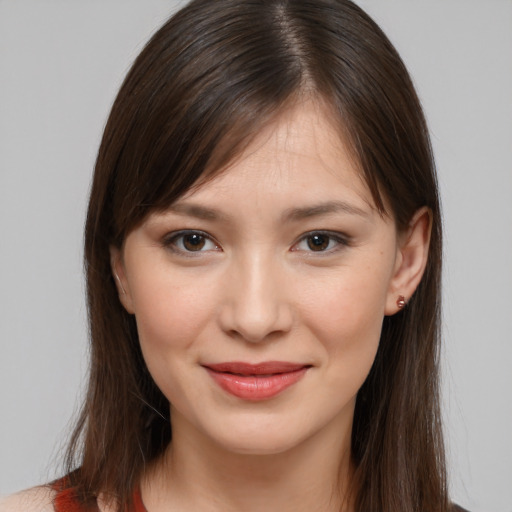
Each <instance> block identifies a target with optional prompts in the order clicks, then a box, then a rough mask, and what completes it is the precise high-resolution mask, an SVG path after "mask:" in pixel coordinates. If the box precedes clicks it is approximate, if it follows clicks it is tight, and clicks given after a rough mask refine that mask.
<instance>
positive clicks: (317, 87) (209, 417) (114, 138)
mask: <svg viewBox="0 0 512 512" xmlns="http://www.w3.org/2000/svg"><path fill="white" fill-rule="evenodd" d="M85 252H86V265H87V282H88V298H89V315H90V329H91V343H92V344H91V353H92V365H91V375H90V382H89V388H88V394H87V398H86V402H85V404H84V407H83V410H82V414H81V416H80V418H79V421H78V423H77V427H76V429H75V432H74V435H73V437H72V440H71V443H70V447H69V452H68V476H66V477H65V478H63V479H62V480H59V481H58V482H55V483H53V484H52V485H51V486H49V487H48V488H46V489H38V490H34V491H31V493H32V494H31V495H30V496H28V495H25V496H24V497H23V498H19V499H21V500H22V501H21V502H18V503H15V504H14V506H13V507H11V509H14V510H16V509H19V510H32V509H33V510H41V508H42V504H43V505H44V504H46V505H45V506H46V507H47V508H48V510H57V511H67V510H97V509H99V510H102V511H110V510H112V511H120V510H125V509H126V507H128V510H143V509H144V508H143V507H145V508H146V509H147V510H148V512H158V511H160V510H223V511H229V510H294V511H297V510H322V511H330V510H336V511H339V510H343V511H352V510H354V511H374V510H379V511H391V510H392V511H401V510H402V511H406V510H407V511H410V510H425V511H428V510H432V511H434V510H435V511H447V510H450V505H449V499H448V495H447V490H446V477H445V465H444V454H443V443H442V435H441V428H440V419H439V404H438V380H437V363H438V351H439V345H438V343H439V340H438V329H439V306H440V302H439V297H440V289H439V287H440V272H441V262H440V255H441V225H440V212H439V201H438V195H437V186H436V178H435V174H434V169H433V161H432V155H431V151H430V144H429V139H428V134H427V129H426V126H425V122H424V119H423V115H422V112H421V107H420V105H419V102H418V99H417V97H416V94H415V92H414V89H413V87H412V84H411V81H410V78H409V76H408V74H407V71H406V70H405V68H404V66H403V63H402V62H401V60H400V58H399V56H398V55H397V53H396V51H395V50H394V48H393V47H392V45H391V44H390V43H389V41H388V40H387V39H386V37H385V36H384V34H382V32H381V31H380V30H379V28H378V27H377V26H376V25H375V24H374V23H373V22H372V21H371V20H370V19H369V18H368V17H367V16H366V15H365V14H364V13H363V12H362V11H361V10H360V9H359V8H358V7H356V6H355V5H354V4H352V3H351V2H348V1H342V0H338V1H332V0H325V1H318V0H315V1H305V0H297V1H284V0H267V1H263V0H260V1H234V0H217V1H215V2H211V1H208V0H200V1H193V2H192V3H190V4H189V5H188V6H186V7H185V8H183V9H182V10H181V11H180V12H178V13H177V14H176V15H175V16H174V17H173V18H171V20H169V22H167V23H166V24H165V25H164V26H163V27H162V29H161V30H160V31H159V32H157V33H156V34H155V36H154V37H153V38H152V40H151V41H150V42H149V43H148V45H147V47H146V48H145V49H144V50H143V52H142V53H141V55H140V56H139V57H138V58H137V60H136V62H135V63H134V65H133V67H132V69H131V71H130V72H129V74H128V76H127V78H126V80H125V82H124V84H123V86H122V87H121V90H120V92H119V95H118V97H117V100H116V102H115V104H114V106H113V109H112V112H111V115H110V118H109V121H108V123H107V126H106V129H105V133H104V137H103V140H102V143H101V147H100V151H99V155H98V159H97V164H96V170H95V177H94V183H93V187H92V191H91V199H90V204H89V212H88V219H87V225H86V240H85ZM142 503H144V505H143V504H142ZM87 507H89V508H87ZM451 509H453V507H452V508H451Z"/></svg>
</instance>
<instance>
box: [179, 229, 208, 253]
mask: <svg viewBox="0 0 512 512" xmlns="http://www.w3.org/2000/svg"><path fill="white" fill-rule="evenodd" d="M205 243H206V239H205V237H204V236H202V235H198V234H197V233H192V234H190V235H184V236H183V247H185V249H186V250H187V251H200V250H201V249H202V248H203V247H204V245H205Z"/></svg>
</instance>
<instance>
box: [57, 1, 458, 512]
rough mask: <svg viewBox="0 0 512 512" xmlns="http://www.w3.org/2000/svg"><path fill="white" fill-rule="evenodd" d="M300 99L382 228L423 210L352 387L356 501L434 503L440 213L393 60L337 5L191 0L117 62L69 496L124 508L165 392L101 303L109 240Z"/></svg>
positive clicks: (378, 507) (111, 295)
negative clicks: (393, 308) (316, 108)
mask: <svg viewBox="0 0 512 512" xmlns="http://www.w3.org/2000/svg"><path fill="white" fill-rule="evenodd" d="M304 94H309V95H314V96H315V97H318V98H321V99H322V101H324V102H325V103H326V104H328V105H329V107H330V111H331V112H332V119H333V121H334V122H336V123H337V126H339V131H340V137H341V138H343V140H344V141H346V142H347V143H348V144H349V146H350V148H351V150H352V152H353V155H354V158H355V159H356V161H357V162H358V164H359V167H360V169H361V173H362V175H363V176H364V178H365V180H366V182H367V184H368V186H369V188H370V190H371V193H372V195H373V199H374V201H375V204H376V205H377V208H379V209H380V211H381V212H382V214H383V215H386V214H390V215H392V216H393V218H394V219H396V224H397V227H398V229H404V228H405V227H406V226H407V225H408V222H409V221H410V219H411V217H412V216H413V214H414V212H415V211H416V210H417V209H418V208H420V207H422V206H428V207H429V208H430V210H431V212H432V237H431V243H430V253H429V259H428V264H427V269H426V272H425V274H424V277H423V279H422V281H421V283H420V285H419V288H418V289H417V291H416V293H415V294H414V296H413V297H412V298H411V299H410V300H409V302H408V305H407V307H406V308H405V310H403V311H402V312H401V313H400V314H397V315H395V316H391V317H386V318H385V319H384V323H383V329H382V336H381V341H380V346H379V350H378V353H377V357H376V359H375V362H374V365H373V367H372V370H371V372H370V374H369V376H368V378H367V380H366V382H365V383H364V385H363V386H362V388H361V390H360V392H359V394H358V398H357V403H356V409H355V417H354V425H353V432H352V457H353V461H354V465H355V467H356V475H355V480H354V481H355V482H357V486H356V488H355V497H356V510H358V511H381V512H400V511H403V512H405V511H408V512H410V511H412V510H414V511H416V510H418V511H419V510H421V511H424V512H426V511H432V512H433V511H435V512H446V510H448V500H447V490H446V476H445V462H444V451H443V442H442V433H441V425H440V411H439V394H438V391H439V390H438V362H439V316H440V274H441V221H440V208H439V200H438V192H437V184H436V177H435V172H434V164H433V158H432V153H431V147H430V142H429V136H428V132H427V127H426V124H425V120H424V116H423V114H422V109H421V106H420V103H419V101H418V98H417V96H416V93H415V91H414V88H413V85H412V83H411V80H410V77H409V75H408V73H407V70H406V69H405V67H404V65H403V63H402V61H401V59H400V57H399V55H398V54H397V52H396V50H395V49H394V47H393V46H392V44H391V43H390V42H389V40H388V39H387V38H386V36H385V35H384V34H383V33H382V31H381V30H380V29H379V27H378V26H377V25H376V24H375V23H374V22H373V21H372V20H371V19H370V18H369V17H368V15H366V14H365V13H364V12H363V11H362V10H361V9H360V8H359V7H357V6H356V5H355V4H353V3H352V2H350V1H349V0H215V1H212V0H194V1H192V2H191V3H190V4H188V5H187V6H186V7H184V8H183V9H182V10H180V11H179V12H178V13H177V14H175V15H174V16H173V17H172V18H171V19H170V20H169V21H168V22H167V23H166V24H165V25H164V26H163V27H162V28H161V29H160V30H159V31H158V32H157V33H156V34H155V35H154V36H153V37H152V39H151V40H150V41H149V43H148V44H147V45H146V47H145V48H144V50H143V51H142V53H141V54H140V55H139V57H138V58H137V59H136V61H135V63H134V64H133V67H132V68H131V70H130V72H129V73H128V75H127V77H126V79H125V81H124V83H123V85H122V87H121V89H120V91H119V94H118V96H117V99H116V101H115V103H114V105H113V108H112V111H111V114H110V117H109V119H108V122H107V125H106V128H105V132H104V135H103V139H102V142H101V146H100V149H99V154H98V158H97V162H96V168H95V175H94V181H93V185H92V191H91V197H90V203H89V210H88V216H87V224H86V231H85V267H86V275H87V291H88V308H89V318H90V336H91V370H90V379H89V385H88V391H87V396H86V400H85V404H84V406H83V409H82V412H81V415H80V417H79V420H78V422H77V426H76V428H75V430H74V433H73V436H72V439H71V442H70V446H69V450H68V458H67V463H68V471H71V470H75V471H74V472H72V473H71V477H70V478H69V482H70V485H72V486H74V487H75V488H76V490H77V492H78V494H79V495H80V496H81V497H82V498H83V499H84V500H87V499H89V498H91V497H93V496H96V495H97V494H98V493H99V492H104V493H106V494H107V495H109V496H113V497H115V499H116V500H117V502H118V504H119V507H120V508H119V510H122V509H124V506H125V504H126V503H128V502H129V499H130V498H129V497H130V495H131V493H132V491H133V489H134V487H135V486H136V485H137V484H138V481H139V479H140V477H141V475H142V473H143V471H144V468H145V466H146V465H147V464H148V463H149V462H151V461H153V460H155V459H156V458H157V457H158V456H159V455H161V454H162V453H163V451H164V449H165V448H166V446H167V445H168V443H169V442H170V440H171V437H172V432H171V426H170V420H169V404H168V402H167V400H166V399H165V397H164V396H163V394H162V393H161V392H160V390H159V389H158V388H157V387H156V385H155V383H154V382H153V380H152V378H151V376H150V374H149V372H148V370H147V368H146V365H145V363H144V360H143V358H142V354H141V351H140V348H139V342H138V336H137V329H136V325H135V320H134V318H133V317H132V316H131V315H129V314H128V313H127V312H126V311H125V310H124V309H123V307H122V306H121V304H120V302H119V299H118V295H117V291H116V287H115V283H114V280H113V277H112V272H111V266H110V251H109V249H110V247H111V246H117V247H120V246H121V245H122V243H123V240H124V239H125V237H126V235H127V234H128V233H129V232H130V231H131V230H132V229H133V228H134V227H136V226H137V225H138V224H139V223H140V222H141V221H142V220H143V219H144V218H145V217H146V216H147V215H148V214H149V213H150V212H153V211H155V210H160V209H164V208H166V207H167V206H169V205H170V204H171V203H172V202H173V201H175V200H176V199H177V198H179V197H180V196H181V195H183V194H184V193H185V192H186V191H187V190H189V189H190V188H191V187H192V186H193V185H194V184H196V183H197V182H198V180H200V179H205V175H206V173H208V172H215V171H216V170H218V169H220V168H221V167H222V166H223V165H224V164H226V163H227V162H229V161H230V160H231V159H232V158H234V157H235V156H236V155H237V154H239V153H240V151H241V149H243V147H245V145H247V144H248V143H250V141H251V139H252V137H253V136H254V134H256V133H257V132H258V130H260V129H261V127H262V126H263V125H264V124H265V123H268V122H270V121H271V120H272V119H273V117H274V116H276V115H277V114H278V113H279V112H280V111H282V109H283V108H285V106H286V105H288V104H289V102H290V101H294V98H295V99H296V98H297V97H298V96H300V95H304ZM385 205H389V206H388V210H389V211H387V212H386V208H385ZM77 468H78V469H77Z"/></svg>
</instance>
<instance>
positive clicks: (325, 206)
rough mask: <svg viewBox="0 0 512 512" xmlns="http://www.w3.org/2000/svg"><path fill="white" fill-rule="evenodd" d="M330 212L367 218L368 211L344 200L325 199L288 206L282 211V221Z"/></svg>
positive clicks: (302, 218) (297, 219)
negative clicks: (292, 206) (297, 205)
mask: <svg viewBox="0 0 512 512" xmlns="http://www.w3.org/2000/svg"><path fill="white" fill-rule="evenodd" d="M331 213H346V214H349V215H357V216H359V217H364V218H368V217H369V216H370V213H369V212H368V211H366V210H363V209H362V208H359V207H358V206H355V205H353V204H350V203H347V202H345V201H327V202H325V203H319V204H314V205H311V206H304V207H299V208H289V209H287V210H285V211H284V212H283V221H284V222H286V221H288V222H289V221H299V220H304V219H308V218H310V217H318V216H321V215H329V214H331Z"/></svg>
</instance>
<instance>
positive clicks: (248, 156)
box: [182, 101, 375, 209]
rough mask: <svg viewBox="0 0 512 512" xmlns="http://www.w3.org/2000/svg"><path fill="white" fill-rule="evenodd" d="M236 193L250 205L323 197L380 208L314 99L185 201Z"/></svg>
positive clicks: (288, 113) (282, 117) (289, 112)
mask: <svg viewBox="0 0 512 512" xmlns="http://www.w3.org/2000/svg"><path fill="white" fill-rule="evenodd" d="M231 194H244V195H246V199H247V200H249V201H250V200H256V199H259V200H264V199H265V198H266V199H267V200H270V199H271V198H272V197H274V196H276V195H279V197H280V198H281V200H284V201H285V202H293V201H294V200H299V201H300V200H301V199H306V198H308V197H311V198H312V199H317V200H320V199H322V200H324V199H326V198H325V197H321V196H324V195H329V196H330V199H332V200H336V199H338V198H337V197H336V196H337V195H339V194H342V195H343V196H344V197H346V198H348V197H352V198H353V199H355V200H357V201H358V202H361V203H365V204H366V206H367V207H369V208H371V209H373V208H375V207H374V203H373V200H372V196H371V193H370V190H369V188H368V186H367V184H366V182H365V180H364V178H363V174H362V172H361V171H360V169H359V164H358V162H357V161H356V159H355V158H354V157H353V154H352V152H351V151H350V150H349V146H348V144H347V143H346V141H345V139H344V137H343V135H342V130H341V129H340V127H338V126H336V124H335V122H334V121H333V120H332V118H331V117H330V116H329V114H328V111H327V108H326V107H325V106H324V105H322V104H319V103H317V102H314V101H304V102H300V103H298V104H296V105H294V106H293V107H291V108H288V109H286V110H285V111H283V112H281V113H280V114H279V115H278V116H277V117H276V118H275V119H274V120H273V121H272V122H271V123H269V124H268V125H266V126H265V127H264V128H263V129H262V130H261V131H260V132H259V133H258V134H257V135H256V137H254V138H253V140H252V141H251V142H250V143H249V144H248V145H247V147H246V148H245V150H244V151H242V152H241V153H240V154H239V155H238V156H237V157H236V158H234V159H233V160H232V161H231V162H230V163H229V164H228V165H226V166H225V167H224V168H222V169H221V170H219V171H217V172H215V173H212V174H211V175H210V177H209V178H208V179H207V180H205V181H203V182H201V183H199V184H198V185H197V186H196V187H194V188H193V189H192V190H190V191H189V192H188V193H187V194H185V196H184V197H183V198H182V199H183V200H186V199H188V198H191V197H194V198H200V197H203V198H207V197H208V196H209V195H211V196H213V197H215V198H218V199H219V200H220V199H221V198H222V197H225V198H227V197H228V196H229V195H231ZM262 194H263V197H261V195H262ZM315 196H319V197H315ZM283 198H284V199H283Z"/></svg>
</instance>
